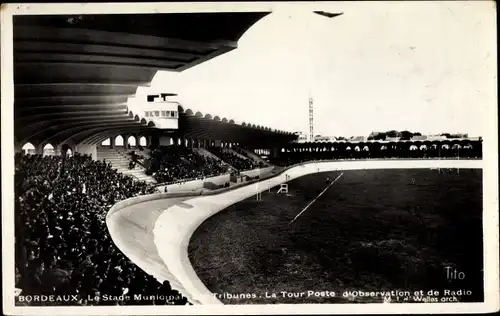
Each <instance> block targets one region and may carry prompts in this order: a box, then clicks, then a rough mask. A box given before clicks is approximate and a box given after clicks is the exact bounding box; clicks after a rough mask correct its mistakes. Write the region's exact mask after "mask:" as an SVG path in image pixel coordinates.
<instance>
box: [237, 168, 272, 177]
mask: <svg viewBox="0 0 500 316" xmlns="http://www.w3.org/2000/svg"><path fill="white" fill-rule="evenodd" d="M273 168H274V167H266V168H259V169H253V170H247V171H242V172H240V174H241V175H245V176H249V177H252V178H253V177H256V176H265V175H267V174H269V173H270V172H271V170H273Z"/></svg>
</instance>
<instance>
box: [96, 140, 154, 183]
mask: <svg viewBox="0 0 500 316" xmlns="http://www.w3.org/2000/svg"><path fill="white" fill-rule="evenodd" d="M133 150H134V149H123V148H109V147H98V148H97V160H106V162H109V163H111V166H112V167H113V168H115V169H117V170H118V172H120V173H123V174H126V175H129V176H131V177H133V178H135V179H136V180H139V181H145V182H147V183H156V180H155V179H154V178H153V177H151V176H148V175H146V169H144V168H143V167H142V166H140V165H139V164H136V166H135V168H134V169H132V170H130V169H129V168H128V164H129V162H130V158H129V156H128V154H127V153H129V152H131V151H133ZM140 153H141V154H142V155H143V156H145V157H147V156H146V155H145V154H144V151H142V152H140ZM148 156H149V154H148Z"/></svg>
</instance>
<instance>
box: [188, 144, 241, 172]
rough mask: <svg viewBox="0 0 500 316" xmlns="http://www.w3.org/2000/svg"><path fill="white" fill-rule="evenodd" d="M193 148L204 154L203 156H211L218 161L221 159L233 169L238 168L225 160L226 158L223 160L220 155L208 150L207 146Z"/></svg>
mask: <svg viewBox="0 0 500 316" xmlns="http://www.w3.org/2000/svg"><path fill="white" fill-rule="evenodd" d="M193 150H194V151H195V152H197V153H198V154H200V155H202V156H205V157H209V158H212V159H215V160H217V161H221V162H223V163H225V164H226V165H228V166H229V167H230V168H231V169H233V170H235V171H237V170H238V169H236V168H235V167H233V166H231V165H230V164H228V163H227V162H225V161H224V160H222V159H221V158H220V157H219V156H217V155H216V154H214V153H212V152H210V151H209V150H206V149H205V148H193Z"/></svg>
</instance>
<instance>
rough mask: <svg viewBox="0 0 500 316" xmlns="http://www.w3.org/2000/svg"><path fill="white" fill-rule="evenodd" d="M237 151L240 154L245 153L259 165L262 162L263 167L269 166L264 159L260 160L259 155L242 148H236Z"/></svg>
mask: <svg viewBox="0 0 500 316" xmlns="http://www.w3.org/2000/svg"><path fill="white" fill-rule="evenodd" d="M238 150H241V151H242V152H244V153H246V154H247V155H248V157H250V158H252V159H253V160H254V161H255V162H257V163H259V162H262V163H263V164H264V166H271V165H270V164H269V162H267V161H265V160H264V159H262V158H260V157H259V155H257V154H255V153H254V152H252V151H251V150H248V149H244V148H240V147H239V148H238Z"/></svg>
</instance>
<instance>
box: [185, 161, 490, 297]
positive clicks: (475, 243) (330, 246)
mask: <svg viewBox="0 0 500 316" xmlns="http://www.w3.org/2000/svg"><path fill="white" fill-rule="evenodd" d="M340 174H341V172H328V173H318V174H312V175H308V176H304V177H301V178H299V179H296V180H293V181H291V182H289V190H290V194H289V195H277V194H276V191H277V188H274V189H273V190H272V191H271V192H270V193H269V192H264V193H263V194H262V200H261V201H257V200H256V198H255V196H254V197H252V198H249V199H247V200H245V201H242V202H240V203H237V204H235V205H232V206H230V207H229V208H227V209H226V210H224V211H222V212H220V213H218V214H216V215H215V216H213V217H211V218H209V219H208V220H207V221H206V222H204V223H203V224H202V225H201V226H200V227H199V228H198V229H197V230H196V231H195V233H194V234H193V236H192V239H191V241H190V245H189V257H190V260H191V263H192V264H193V267H194V269H195V271H196V273H197V274H198V276H199V277H200V279H201V280H202V281H203V282H204V283H205V285H206V286H207V287H208V289H209V290H211V291H212V292H213V293H216V294H217V295H218V297H219V299H220V300H221V301H222V302H224V303H225V304H258V303H263V304H269V303H353V302H360V303H363V302H383V301H384V300H385V301H388V299H389V298H390V301H391V302H393V303H395V302H481V301H483V297H484V293H483V272H482V269H483V242H482V173H481V170H476V169H474V170H472V169H460V170H456V169H455V170H451V169H446V170H443V169H441V170H429V169H409V170H366V171H345V172H343V174H342V176H341V177H340V178H339V179H338V180H337V181H336V182H335V183H334V184H333V185H331V187H329V188H328V189H327V190H326V191H325V192H324V194H323V195H321V196H320V197H319V198H317V196H318V195H319V194H320V193H321V192H322V191H323V190H324V189H325V188H326V187H327V186H328V183H327V181H326V179H327V177H328V178H329V179H330V181H332V180H334V179H336V178H337V177H338V176H339V175H340ZM315 198H317V200H316V201H314V202H313V203H312V204H311V205H310V207H309V208H307V210H306V211H304V212H303V213H302V214H301V215H300V216H299V217H298V218H297V219H296V220H295V221H294V222H292V223H290V222H291V221H292V219H293V218H294V217H295V216H296V215H297V214H299V213H300V212H301V211H302V210H303V209H304V208H305V207H306V206H307V205H308V204H309V203H311V202H312V201H313V200H314V199H315ZM415 291H417V293H415ZM430 291H432V292H430ZM360 292H362V293H360Z"/></svg>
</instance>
